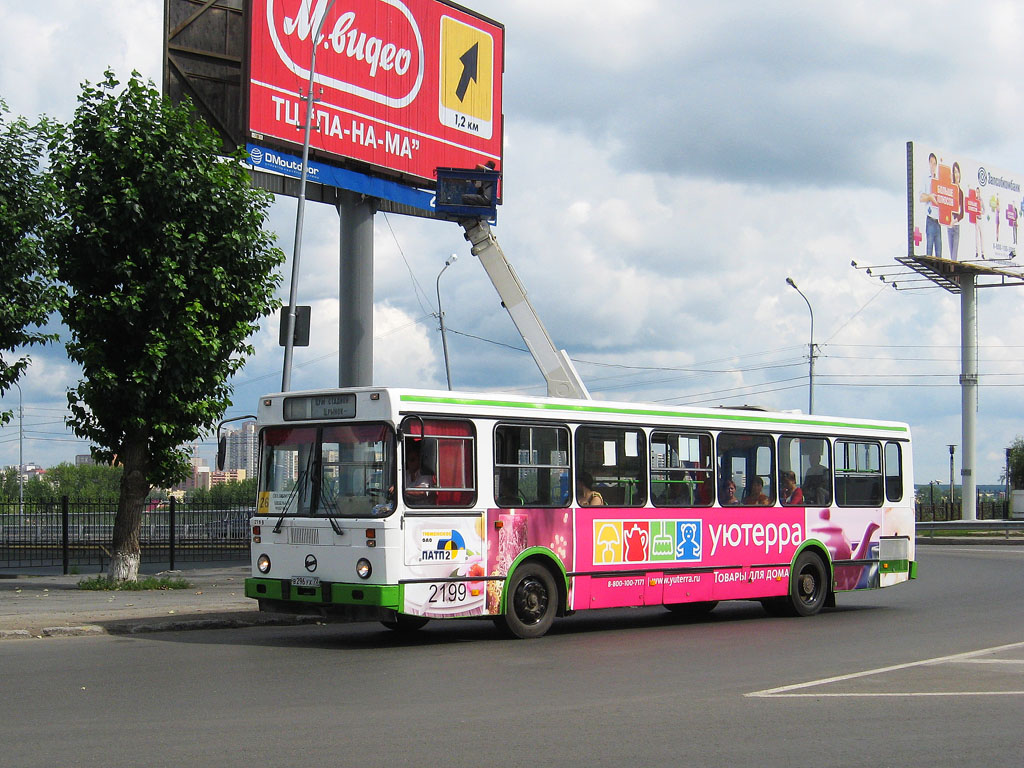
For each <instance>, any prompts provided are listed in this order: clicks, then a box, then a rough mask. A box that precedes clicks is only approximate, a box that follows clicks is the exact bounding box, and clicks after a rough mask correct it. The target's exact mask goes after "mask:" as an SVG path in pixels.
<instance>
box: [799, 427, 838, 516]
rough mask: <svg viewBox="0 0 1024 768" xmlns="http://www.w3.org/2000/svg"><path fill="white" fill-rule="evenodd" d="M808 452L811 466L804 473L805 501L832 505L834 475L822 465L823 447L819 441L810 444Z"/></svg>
mask: <svg viewBox="0 0 1024 768" xmlns="http://www.w3.org/2000/svg"><path fill="white" fill-rule="evenodd" d="M809 447H810V450H809V451H808V457H807V458H808V461H809V466H808V467H807V471H806V472H804V482H803V491H804V501H805V503H807V504H831V503H832V473H831V472H830V471H829V468H828V467H826V466H825V465H824V464H822V463H821V445H820V442H819V441H812V442H810V446H809Z"/></svg>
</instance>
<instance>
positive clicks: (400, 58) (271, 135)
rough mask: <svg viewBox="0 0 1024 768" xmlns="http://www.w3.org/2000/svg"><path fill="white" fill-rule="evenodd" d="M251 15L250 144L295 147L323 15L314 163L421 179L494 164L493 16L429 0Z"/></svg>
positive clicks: (378, 0)
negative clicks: (362, 166) (332, 161)
mask: <svg viewBox="0 0 1024 768" xmlns="http://www.w3.org/2000/svg"><path fill="white" fill-rule="evenodd" d="M328 6H330V8H329V10H328ZM325 13H326V16H324V14H325ZM251 18H252V22H251V29H250V43H251V46H250V63H249V126H248V127H249V132H250V133H251V134H252V136H253V138H254V139H256V140H257V141H272V140H277V141H278V142H286V143H288V144H292V145H297V146H300V147H301V145H302V140H303V131H302V127H303V125H304V123H305V115H306V102H305V100H304V98H303V97H302V96H301V95H300V94H304V93H305V92H306V88H307V87H308V82H309V70H310V61H311V55H312V42H313V41H312V37H313V34H314V32H315V30H316V26H317V23H318V22H319V20H320V19H321V18H323V19H324V23H323V26H322V28H321V32H320V37H319V39H318V41H317V54H316V67H315V74H314V82H315V90H314V96H315V98H316V101H315V102H314V105H313V126H314V130H313V132H312V134H311V137H310V146H311V147H312V148H313V149H314V150H318V151H319V152H320V153H321V158H322V159H326V158H325V157H324V155H325V154H328V155H331V156H333V157H334V158H336V159H341V160H344V159H351V160H356V161H359V162H361V163H367V164H369V165H371V166H374V169H376V170H378V171H379V172H381V173H384V174H386V175H391V176H394V175H396V174H398V175H401V176H403V177H413V178H412V179H411V180H413V181H415V180H417V179H418V180H422V181H426V182H431V181H432V180H433V176H434V169H435V168H437V167H442V166H443V167H457V168H473V167H475V166H476V165H477V164H479V163H486V162H487V161H493V162H494V164H495V166H496V167H498V168H499V169H500V167H501V150H502V112H501V76H502V71H503V68H504V67H503V64H504V35H505V30H504V27H502V26H501V25H500V24H497V23H495V22H493V21H490V20H488V19H485V18H482V17H480V16H477V15H474V14H472V13H470V12H468V11H467V10H465V9H463V8H461V7H459V6H455V5H450V4H448V3H444V2H440V1H439V0H337V2H335V3H334V4H333V5H331V4H330V2H329V0H253V4H252V16H251Z"/></svg>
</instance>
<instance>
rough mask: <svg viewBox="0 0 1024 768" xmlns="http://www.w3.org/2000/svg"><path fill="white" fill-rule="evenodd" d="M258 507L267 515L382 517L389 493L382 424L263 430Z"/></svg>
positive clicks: (390, 442)
mask: <svg viewBox="0 0 1024 768" xmlns="http://www.w3.org/2000/svg"><path fill="white" fill-rule="evenodd" d="M262 442H263V451H262V458H261V461H260V480H259V486H260V487H259V494H260V495H259V498H260V506H261V507H262V508H263V509H264V510H265V513H266V514H270V515H300V516H310V517H312V516H318V515H323V516H325V517H383V516H386V515H389V514H391V512H392V511H393V510H394V503H393V499H386V498H385V497H386V496H387V491H388V489H389V488H392V487H394V482H395V481H394V477H395V464H394V456H395V435H394V430H393V429H392V428H391V427H390V426H388V425H387V424H377V423H375V424H346V425H343V426H342V425H335V426H325V427H269V428H267V429H264V430H263V432H262Z"/></svg>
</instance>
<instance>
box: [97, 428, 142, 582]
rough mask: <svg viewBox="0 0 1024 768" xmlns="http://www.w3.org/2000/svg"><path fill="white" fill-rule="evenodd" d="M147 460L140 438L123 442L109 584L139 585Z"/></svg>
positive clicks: (132, 438)
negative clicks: (135, 583) (122, 469)
mask: <svg viewBox="0 0 1024 768" xmlns="http://www.w3.org/2000/svg"><path fill="white" fill-rule="evenodd" d="M148 460H149V457H148V455H147V453H146V439H145V437H143V436H141V435H137V436H130V437H126V438H125V442H124V451H123V453H122V454H121V462H122V464H123V466H124V473H123V474H122V475H121V493H120V495H119V496H118V500H117V517H116V518H115V519H114V536H113V540H112V541H111V558H110V570H109V571H108V572H107V577H108V578H109V579H110V580H111V581H138V578H139V560H140V557H141V550H140V548H139V528H140V527H141V526H142V508H143V506H144V505H145V503H146V496H148V495H149V488H150V486H149V482H148V480H147V479H146V476H147V474H148V473H147V471H146V470H147V468H148Z"/></svg>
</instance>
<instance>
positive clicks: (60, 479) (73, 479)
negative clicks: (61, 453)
mask: <svg viewBox="0 0 1024 768" xmlns="http://www.w3.org/2000/svg"><path fill="white" fill-rule="evenodd" d="M121 473H122V469H121V467H109V466H104V465H102V464H77V465H76V464H71V463H69V462H63V463H61V464H58V465H57V466H55V467H50V468H49V469H48V470H46V472H45V473H44V474H42V475H37V476H33V477H31V478H29V481H28V482H27V483H25V501H26V502H28V503H36V502H52V501H54V500H56V499H59V498H60V497H61V496H67V497H68V498H69V499H71V500H73V501H74V500H82V501H117V498H118V495H119V493H120V487H121ZM18 493H19V491H18V473H17V470H16V469H15V468H13V467H11V468H10V469H9V470H8V471H6V472H4V473H3V474H2V475H0V501H6V502H11V501H17V500H18Z"/></svg>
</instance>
